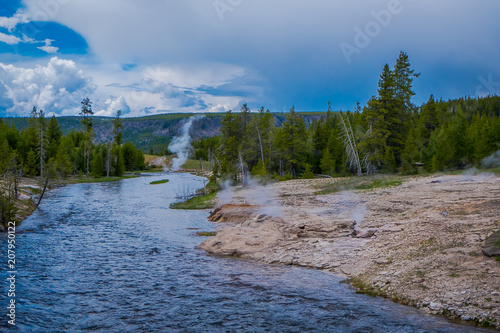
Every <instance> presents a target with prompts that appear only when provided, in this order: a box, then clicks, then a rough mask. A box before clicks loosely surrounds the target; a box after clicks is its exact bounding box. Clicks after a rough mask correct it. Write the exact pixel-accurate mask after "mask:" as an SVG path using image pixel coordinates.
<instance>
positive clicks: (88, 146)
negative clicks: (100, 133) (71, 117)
mask: <svg viewBox="0 0 500 333" xmlns="http://www.w3.org/2000/svg"><path fill="white" fill-rule="evenodd" d="M81 104H82V108H81V112H80V115H81V116H82V117H83V118H82V120H81V123H82V125H83V129H84V133H85V137H84V145H83V149H84V159H85V163H86V166H87V168H86V169H87V176H88V175H89V173H90V157H91V152H92V145H93V143H94V133H93V130H92V118H91V117H90V116H91V115H93V114H94V112H93V111H92V102H91V101H90V99H88V98H84V99H83V101H82V102H81Z"/></svg>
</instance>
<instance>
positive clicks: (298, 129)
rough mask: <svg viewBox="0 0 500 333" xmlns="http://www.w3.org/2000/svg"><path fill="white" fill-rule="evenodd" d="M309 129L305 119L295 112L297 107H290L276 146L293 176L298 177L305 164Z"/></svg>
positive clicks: (280, 129)
mask: <svg viewBox="0 0 500 333" xmlns="http://www.w3.org/2000/svg"><path fill="white" fill-rule="evenodd" d="M307 139H308V137H307V130H306V124H305V123H304V119H302V117H301V116H300V115H299V114H297V113H296V112H295V107H292V108H291V109H290V113H289V114H288V116H287V117H286V120H285V122H284V123H283V124H282V125H281V128H279V129H278V132H277V135H276V146H277V149H278V150H279V151H280V157H281V159H282V163H283V162H284V165H285V169H288V170H289V172H290V174H291V175H292V176H293V177H297V176H298V175H299V174H300V173H301V171H302V169H301V166H302V165H304V166H305V162H306V157H307V150H308V147H307V141H308V140H307Z"/></svg>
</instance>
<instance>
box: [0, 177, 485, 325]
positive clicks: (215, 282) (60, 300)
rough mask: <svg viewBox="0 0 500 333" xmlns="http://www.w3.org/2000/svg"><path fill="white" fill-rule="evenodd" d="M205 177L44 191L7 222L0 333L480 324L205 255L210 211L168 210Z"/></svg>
mask: <svg viewBox="0 0 500 333" xmlns="http://www.w3.org/2000/svg"><path fill="white" fill-rule="evenodd" d="M164 178H169V179H170V182H169V183H167V184H161V185H149V183H150V182H151V181H154V180H160V179H164ZM202 184H203V182H202V180H201V179H200V178H197V177H194V176H192V175H188V174H167V175H165V174H163V175H154V176H151V177H140V178H136V179H129V180H124V181H119V182H110V183H100V184H76V185H69V186H65V187H61V188H58V189H55V190H52V191H50V192H49V193H48V194H47V195H46V198H45V199H44V201H43V203H42V205H41V206H40V208H39V209H38V210H37V211H36V212H35V213H34V214H33V215H32V216H31V217H30V218H28V219H27V220H26V221H25V222H24V223H23V224H22V226H20V227H18V229H17V232H16V246H17V249H16V251H17V253H16V255H17V258H16V259H17V272H18V273H17V284H16V303H17V308H16V326H15V327H11V326H10V325H8V324H7V319H8V318H7V316H6V313H7V310H5V309H6V306H7V301H8V300H7V288H8V287H7V282H5V281H6V278H7V272H6V269H2V270H1V271H0V274H1V278H2V281H4V283H3V284H4V286H3V289H2V295H1V296H0V300H1V309H4V310H0V313H1V315H2V316H1V320H0V331H17V332H82V331H96V332H411V333H414V332H480V331H482V330H480V329H476V328H473V327H468V326H462V325H456V324H452V323H449V322H447V321H446V320H444V319H442V318H438V317H434V316H427V315H424V314H423V313H422V312H420V311H418V310H416V309H413V308H409V307H404V306H400V305H397V304H394V303H392V302H391V301H388V300H384V299H380V298H373V297H369V296H365V295H358V294H356V293H355V292H354V291H353V290H352V288H350V287H349V286H348V285H346V284H341V283H340V279H339V278H337V277H335V276H332V275H331V274H329V273H326V272H321V271H316V270H309V269H304V268H298V267H288V266H274V265H261V264H258V263H254V262H249V261H245V260H239V259H227V258H217V257H213V256H209V255H207V254H206V253H205V252H203V251H201V250H199V249H196V246H197V245H198V244H199V243H200V242H202V241H203V238H201V237H199V236H196V231H194V230H192V229H193V228H194V229H196V228H198V229H200V230H201V231H211V230H213V229H214V226H213V225H212V224H211V223H209V222H208V221H207V215H208V213H207V212H204V211H180V210H170V209H169V208H168V207H169V204H170V203H172V202H175V201H176V199H175V196H176V192H177V193H179V192H183V191H185V190H186V189H187V188H188V187H189V188H191V189H195V188H200V187H202ZM190 229H191V230H190ZM0 240H1V246H2V252H1V253H2V256H3V258H6V257H7V255H6V247H7V236H6V235H5V234H3V235H0ZM2 262H3V261H2Z"/></svg>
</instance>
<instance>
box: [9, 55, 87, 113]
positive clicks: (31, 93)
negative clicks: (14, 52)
mask: <svg viewBox="0 0 500 333" xmlns="http://www.w3.org/2000/svg"><path fill="white" fill-rule="evenodd" d="M0 78H1V81H0V105H5V106H7V107H6V112H7V114H17V115H28V114H29V112H30V110H31V109H32V108H33V106H36V107H37V108H39V109H43V110H45V111H46V112H53V113H55V114H59V115H70V114H71V115H73V114H77V113H78V110H79V108H80V102H81V100H82V99H83V98H84V97H86V96H88V95H91V94H92V93H93V92H94V91H95V89H96V87H95V86H94V84H93V83H92V79H91V78H89V77H88V76H86V75H85V74H84V73H83V71H82V70H81V69H79V68H78V67H77V66H76V64H75V62H74V61H72V60H64V59H59V58H57V57H53V58H51V59H50V60H49V62H48V63H47V65H46V66H43V65H37V66H36V67H35V68H22V67H16V66H14V65H5V64H3V63H0Z"/></svg>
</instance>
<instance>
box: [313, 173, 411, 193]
mask: <svg viewBox="0 0 500 333" xmlns="http://www.w3.org/2000/svg"><path fill="white" fill-rule="evenodd" d="M403 179H404V178H403V177H398V176H385V175H377V176H363V177H349V178H337V179H335V182H334V183H331V184H328V185H324V186H321V187H320V188H319V191H317V192H315V194H317V195H321V194H330V193H337V192H341V191H345V190H373V189H379V188H387V187H394V186H399V185H401V184H403Z"/></svg>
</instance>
